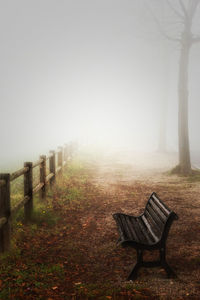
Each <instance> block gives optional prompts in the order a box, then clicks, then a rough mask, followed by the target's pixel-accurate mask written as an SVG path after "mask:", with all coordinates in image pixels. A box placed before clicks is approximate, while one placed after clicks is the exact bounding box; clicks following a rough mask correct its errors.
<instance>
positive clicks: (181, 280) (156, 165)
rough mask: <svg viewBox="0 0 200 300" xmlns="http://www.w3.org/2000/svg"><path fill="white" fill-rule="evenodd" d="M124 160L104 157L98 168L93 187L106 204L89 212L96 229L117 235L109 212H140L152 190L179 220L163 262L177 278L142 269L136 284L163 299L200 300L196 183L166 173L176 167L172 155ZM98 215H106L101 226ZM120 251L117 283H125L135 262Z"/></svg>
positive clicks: (198, 187) (199, 209) (198, 190)
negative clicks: (169, 266)
mask: <svg viewBox="0 0 200 300" xmlns="http://www.w3.org/2000/svg"><path fill="white" fill-rule="evenodd" d="M124 157H125V159H119V157H115V159H113V156H112V157H110V158H109V156H108V157H106V158H105V159H104V160H101V163H98V164H96V166H95V171H94V174H93V183H94V184H95V185H96V186H97V187H98V189H99V190H101V191H103V193H104V195H105V197H104V202H103V201H102V202H98V206H99V207H98V210H96V209H94V210H91V211H90V217H91V219H96V224H97V227H98V226H100V227H101V228H102V227H103V228H102V230H103V232H108V231H109V230H110V231H113V232H115V231H116V226H115V223H114V221H113V219H112V216H111V215H112V213H114V212H125V213H128V214H133V215H137V214H139V213H141V212H142V211H143V209H144V206H145V204H146V201H147V199H148V197H149V195H150V194H151V193H152V192H153V191H155V192H156V193H157V194H158V195H159V197H160V198H161V199H162V200H163V201H164V202H165V203H166V204H167V205H168V206H169V207H170V208H171V209H172V210H174V211H175V212H176V213H177V214H178V216H179V220H178V221H177V222H174V223H173V225H172V227H171V230H170V233H169V237H168V241H167V260H168V263H169V264H170V265H171V267H172V268H173V269H174V271H175V272H176V274H177V278H176V279H167V278H166V274H165V272H164V271H163V270H162V269H159V268H155V269H142V270H141V271H140V273H139V277H138V280H137V282H138V283H139V284H141V285H145V286H146V287H149V288H151V290H153V291H154V292H155V293H156V294H157V295H159V297H160V298H161V299H200V232H199V220H200V182H192V181H189V180H188V178H186V177H178V176H176V175H173V176H172V175H169V174H167V173H166V171H167V170H169V169H170V168H171V167H173V166H174V165H175V163H176V157H175V155H171V156H169V155H160V154H154V155H148V154H146V155H143V156H142V157H139V156H138V155H137V156H134V155H126V156H124ZM130 162H131V163H130ZM99 210H101V213H102V215H104V220H103V223H102V218H99V217H98V211H99ZM87 218H88V216H87ZM120 251H121V254H122V253H123V255H122V256H120V261H119V262H117V263H116V268H118V275H117V276H116V280H118V281H119V282H120V281H123V280H125V278H126V276H127V274H128V273H129V271H130V270H131V267H132V265H133V263H134V260H135V254H133V257H132V258H131V251H132V250H129V249H128V250H127V248H126V249H121V250H120ZM132 252H133V253H134V250H133V251H132ZM126 254H127V255H126ZM147 256H149V254H147ZM151 256H152V254H151Z"/></svg>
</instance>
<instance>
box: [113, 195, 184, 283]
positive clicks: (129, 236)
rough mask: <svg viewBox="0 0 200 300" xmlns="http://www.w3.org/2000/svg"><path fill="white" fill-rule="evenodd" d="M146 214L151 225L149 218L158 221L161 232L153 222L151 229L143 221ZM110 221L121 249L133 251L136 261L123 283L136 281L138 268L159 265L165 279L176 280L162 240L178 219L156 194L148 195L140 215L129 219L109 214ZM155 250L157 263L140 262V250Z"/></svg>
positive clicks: (146, 222) (147, 223) (130, 216)
mask: <svg viewBox="0 0 200 300" xmlns="http://www.w3.org/2000/svg"><path fill="white" fill-rule="evenodd" d="M153 201H154V202H153ZM152 204H153V206H152ZM149 211H150V213H151V214H152V216H151V215H150V213H149ZM147 214H149V215H150V217H151V218H152V223H153V222H154V221H153V219H156V218H157V222H158V221H160V223H162V229H160V227H159V226H158V224H157V223H156V221H155V222H154V226H152V224H150V223H149V222H148V221H147V219H146V215H147ZM164 216H165V217H164ZM113 218H114V219H115V221H116V223H117V228H118V231H119V235H120V237H119V239H118V244H119V245H121V246H122V247H133V248H135V249H136V251H137V262H136V264H135V266H134V267H133V269H132V271H131V272H130V274H129V276H128V279H127V280H134V279H136V278H137V275H138V271H139V269H140V268H141V267H146V268H152V267H159V266H160V267H162V268H164V270H165V271H166V273H167V276H168V277H176V274H175V273H174V271H173V270H172V269H171V267H170V266H169V265H168V263H167V261H166V240H167V237H168V233H169V230H170V227H171V225H172V223H173V221H174V220H178V216H177V214H175V212H173V211H172V210H170V209H169V208H168V207H167V206H166V204H164V203H163V202H162V201H161V199H160V198H159V197H158V196H157V194H156V193H152V194H151V196H150V197H149V200H148V201H147V204H146V206H145V210H144V212H143V213H142V214H141V215H139V216H132V215H127V214H123V213H115V214H113ZM141 220H142V221H141ZM158 223H159V222H158ZM134 225H135V226H134ZM142 226H143V227H142ZM155 229H157V230H158V231H159V232H160V234H156V233H155ZM156 249H157V250H159V253H160V258H159V260H156V261H144V260H143V253H144V250H149V251H153V250H156Z"/></svg>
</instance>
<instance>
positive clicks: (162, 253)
mask: <svg viewBox="0 0 200 300" xmlns="http://www.w3.org/2000/svg"><path fill="white" fill-rule="evenodd" d="M160 261H161V266H162V267H163V268H164V270H165V272H166V273H167V277H168V278H171V277H176V274H175V273H174V271H173V270H172V269H171V267H170V266H169V265H168V263H167V261H166V250H165V248H161V249H160Z"/></svg>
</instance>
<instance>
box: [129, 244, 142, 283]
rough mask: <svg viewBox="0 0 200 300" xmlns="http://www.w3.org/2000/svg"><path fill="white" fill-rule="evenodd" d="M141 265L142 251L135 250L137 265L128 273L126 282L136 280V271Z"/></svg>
mask: <svg viewBox="0 0 200 300" xmlns="http://www.w3.org/2000/svg"><path fill="white" fill-rule="evenodd" d="M142 263H143V251H142V250H137V263H136V264H135V266H134V267H133V269H132V271H131V272H130V274H129V276H128V278H127V280H134V279H136V278H137V275H138V271H139V269H140V267H141V266H142Z"/></svg>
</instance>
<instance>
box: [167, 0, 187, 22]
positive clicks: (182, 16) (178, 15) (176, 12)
mask: <svg viewBox="0 0 200 300" xmlns="http://www.w3.org/2000/svg"><path fill="white" fill-rule="evenodd" d="M166 2H167V4H168V6H169V7H170V8H171V10H172V11H173V12H174V13H175V15H176V16H177V17H179V18H180V19H181V20H183V19H184V15H182V14H181V13H180V12H179V11H178V10H176V8H175V7H174V6H173V5H172V4H171V2H170V1H169V0H166Z"/></svg>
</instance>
